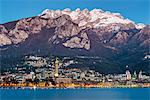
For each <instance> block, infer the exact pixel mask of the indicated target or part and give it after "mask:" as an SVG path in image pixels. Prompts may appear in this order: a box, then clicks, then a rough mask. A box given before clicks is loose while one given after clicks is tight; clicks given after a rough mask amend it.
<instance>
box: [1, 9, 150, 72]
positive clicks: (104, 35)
mask: <svg viewBox="0 0 150 100" xmlns="http://www.w3.org/2000/svg"><path fill="white" fill-rule="evenodd" d="M149 44H150V25H144V24H137V23H135V22H133V21H131V20H129V19H126V18H124V17H123V16H121V15H120V14H119V13H111V12H109V11H103V10H100V9H93V10H92V11H89V10H88V9H84V10H82V11H81V10H80V9H76V10H75V11H71V10H70V9H64V10H62V11H61V10H55V11H54V10H48V9H46V10H45V11H43V12H42V13H41V14H40V15H38V16H34V17H31V18H24V19H20V20H17V21H13V22H9V23H4V24H1V25H0V47H1V48H0V49H1V61H2V63H1V66H2V67H3V66H7V64H6V60H8V59H9V60H8V62H7V63H12V62H13V60H14V59H13V58H17V57H21V56H24V55H30V54H32V55H39V56H47V55H57V56H89V57H91V56H98V57H100V58H102V59H105V60H104V61H102V64H101V65H99V66H103V67H104V68H107V67H112V69H113V68H116V67H117V70H118V71H120V70H122V68H125V66H126V65H129V66H131V69H134V70H144V71H145V72H147V73H150V65H149V58H150V54H149V46H150V45H149ZM4 60H5V61H4ZM103 62H105V63H103ZM97 67H98V66H97ZM99 68H100V67H99ZM99 68H98V69H99ZM99 70H100V69H99Z"/></svg>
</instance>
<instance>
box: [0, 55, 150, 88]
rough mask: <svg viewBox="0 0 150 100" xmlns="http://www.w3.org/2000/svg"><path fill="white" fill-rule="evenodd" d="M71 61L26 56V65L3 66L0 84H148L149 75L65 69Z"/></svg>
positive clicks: (123, 85)
mask: <svg viewBox="0 0 150 100" xmlns="http://www.w3.org/2000/svg"><path fill="white" fill-rule="evenodd" d="M71 63H74V62H73V61H72V60H70V61H68V62H66V63H62V62H61V61H60V60H59V58H57V57H56V58H55V59H54V60H52V62H50V63H49V64H47V60H46V59H44V58H42V57H37V56H28V57H26V58H25V62H24V64H25V65H26V66H22V67H19V66H17V67H13V68H6V69H5V70H3V71H2V72H1V75H0V87H1V88H6V87H10V88H11V87H15V88H22V89H24V88H33V89H35V88H138V87H150V76H148V75H145V74H143V72H142V71H139V72H138V73H137V72H136V71H135V72H134V73H131V72H130V70H128V66H127V70H126V72H125V73H123V74H101V73H99V72H97V71H95V70H91V69H85V70H81V69H79V68H66V67H64V66H67V65H70V64H71Z"/></svg>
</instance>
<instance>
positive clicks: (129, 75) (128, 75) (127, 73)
mask: <svg viewBox="0 0 150 100" xmlns="http://www.w3.org/2000/svg"><path fill="white" fill-rule="evenodd" d="M126 80H131V73H130V71H129V70H127V71H126Z"/></svg>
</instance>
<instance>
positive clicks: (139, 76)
mask: <svg viewBox="0 0 150 100" xmlns="http://www.w3.org/2000/svg"><path fill="white" fill-rule="evenodd" d="M142 78H143V77H142V71H140V72H139V74H138V79H139V80H141V79H142Z"/></svg>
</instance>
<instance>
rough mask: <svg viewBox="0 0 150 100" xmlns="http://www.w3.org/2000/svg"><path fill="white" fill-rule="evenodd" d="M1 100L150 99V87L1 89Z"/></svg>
mask: <svg viewBox="0 0 150 100" xmlns="http://www.w3.org/2000/svg"><path fill="white" fill-rule="evenodd" d="M0 94H1V95H0V100H150V88H90V89H35V90H34V89H24V90H23V89H0Z"/></svg>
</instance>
